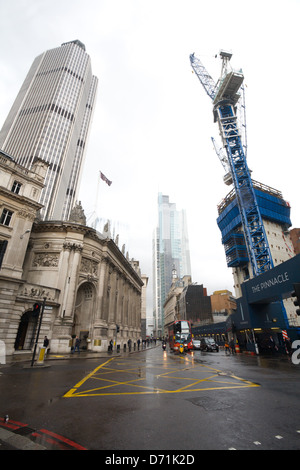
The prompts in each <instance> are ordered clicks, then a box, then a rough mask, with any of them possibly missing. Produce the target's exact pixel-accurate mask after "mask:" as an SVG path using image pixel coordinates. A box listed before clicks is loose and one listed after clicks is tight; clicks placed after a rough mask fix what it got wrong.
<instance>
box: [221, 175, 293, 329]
mask: <svg viewBox="0 0 300 470" xmlns="http://www.w3.org/2000/svg"><path fill="white" fill-rule="evenodd" d="M252 183H253V188H254V191H255V195H256V199H257V203H258V206H259V209H260V213H261V217H262V220H263V224H264V228H265V232H266V236H267V239H268V243H269V246H270V252H271V255H272V259H273V263H274V267H275V266H277V265H279V264H281V263H283V262H284V261H287V260H289V259H290V258H292V257H293V256H295V252H294V248H293V244H292V241H291V238H290V233H289V231H288V229H289V227H290V226H291V225H292V223H291V219H290V210H291V208H290V205H289V203H288V202H287V201H285V200H284V198H283V196H282V193H281V192H280V191H278V190H277V189H274V188H271V187H269V186H266V185H265V184H262V183H259V182H257V181H254V180H252ZM218 214H219V216H218V218H217V223H218V227H219V229H220V231H221V234H222V244H223V246H224V250H225V255H226V262H227V266H228V267H230V268H232V272H233V278H234V289H235V295H236V297H240V296H241V295H242V292H241V284H242V283H243V282H245V281H246V280H248V279H251V278H253V273H252V269H251V263H250V260H249V257H248V254H247V247H246V242H245V237H244V232H243V229H242V221H241V216H240V213H239V209H238V203H237V198H236V193H235V190H234V189H232V190H231V191H230V192H229V193H228V194H227V195H226V197H225V198H224V199H223V200H222V201H221V202H220V204H219V205H218ZM284 304H285V309H286V312H287V316H288V319H289V323H290V325H296V324H297V319H298V317H297V315H296V312H295V306H294V304H293V301H292V299H291V298H290V299H286V300H285V301H284Z"/></svg>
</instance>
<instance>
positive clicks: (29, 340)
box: [0, 153, 143, 355]
mask: <svg viewBox="0 0 300 470" xmlns="http://www.w3.org/2000/svg"><path fill="white" fill-rule="evenodd" d="M0 157H1V159H0V171H1V183H0V196H1V202H0V213H1V221H0V247H1V257H0V322H1V328H0V341H1V344H2V345H3V344H4V345H5V349H6V354H7V355H11V354H14V353H15V352H17V351H30V350H31V349H32V347H33V345H34V341H35V337H36V331H37V325H38V321H39V320H38V317H37V316H35V314H34V311H33V305H34V304H35V303H40V304H43V303H44V307H45V308H44V309H43V308H42V310H43V320H42V324H41V331H40V343H42V341H43V338H44V336H45V335H47V336H48V339H49V340H50V350H51V352H57V353H65V352H69V351H70V350H71V347H72V345H73V340H74V337H75V336H76V335H78V336H79V337H80V338H81V347H82V348H86V349H88V350H93V351H107V347H108V343H109V341H110V339H113V341H114V343H115V346H116V347H117V348H120V349H121V348H122V349H123V347H124V345H125V344H127V341H128V339H131V341H132V343H133V344H134V343H135V342H136V340H137V338H138V337H140V335H141V310H142V306H141V299H142V287H143V281H142V279H141V275H140V269H139V263H138V261H135V260H131V261H129V259H128V255H127V256H125V250H124V247H123V249H122V250H120V249H119V247H118V244H117V241H116V242H115V241H114V240H112V238H111V237H110V233H109V231H107V232H104V233H103V234H101V233H99V232H97V231H96V230H95V229H93V228H90V227H87V226H86V225H85V218H84V214H83V211H82V208H81V206H80V204H78V205H77V207H76V210H75V213H74V211H73V212H72V214H71V216H70V219H71V220H70V221H39V220H37V219H35V217H36V213H37V212H38V211H39V210H40V208H41V206H40V204H38V202H37V201H38V199H39V193H40V191H41V190H42V188H43V183H44V177H45V174H46V169H47V164H45V162H42V161H37V162H36V163H35V164H34V166H33V167H32V169H31V170H30V171H29V170H25V169H24V168H22V167H20V166H19V165H17V164H16V163H15V162H14V161H13V160H12V159H11V158H10V157H9V156H7V155H5V154H4V153H1V155H0ZM16 187H18V188H19V189H18V191H16V190H15V188H16Z"/></svg>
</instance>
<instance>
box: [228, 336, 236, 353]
mask: <svg viewBox="0 0 300 470" xmlns="http://www.w3.org/2000/svg"><path fill="white" fill-rule="evenodd" d="M229 346H230V349H231V353H232V354H235V347H234V339H233V338H231V340H230V343H229Z"/></svg>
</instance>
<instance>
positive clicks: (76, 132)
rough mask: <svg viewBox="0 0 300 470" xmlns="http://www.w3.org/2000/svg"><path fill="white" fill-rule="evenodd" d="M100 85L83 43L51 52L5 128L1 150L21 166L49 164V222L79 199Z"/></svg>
mask: <svg viewBox="0 0 300 470" xmlns="http://www.w3.org/2000/svg"><path fill="white" fill-rule="evenodd" d="M97 85H98V79H97V78H96V77H95V76H93V75H92V68H91V60H90V57H89V56H88V54H87V53H86V52H85V46H84V44H82V42H80V41H78V40H75V41H71V42H67V43H64V44H62V45H61V46H60V47H57V48H55V49H51V50H48V51H46V52H44V53H43V54H41V55H39V56H38V57H37V58H36V59H35V60H34V62H33V64H32V66H31V68H30V70H29V72H28V74H27V77H26V78H25V80H24V83H23V85H22V87H21V89H20V91H19V93H18V95H17V97H16V99H15V102H14V104H13V106H12V108H11V110H10V112H9V114H8V117H7V119H6V121H5V123H4V125H3V127H2V129H1V131H0V149H1V150H3V151H4V152H6V153H7V154H9V155H10V156H11V157H12V158H13V159H14V160H15V161H16V162H17V163H19V164H20V165H23V166H25V167H26V168H30V167H31V164H32V162H33V161H34V160H35V159H36V158H41V159H42V160H45V161H47V162H48V163H49V167H48V173H47V177H46V186H45V188H44V189H43V191H42V194H41V199H40V203H41V204H43V205H44V208H43V209H42V210H41V217H42V218H43V219H44V220H47V219H54V220H55V219H57V220H67V219H68V217H69V214H70V211H71V209H72V207H73V205H74V202H75V201H76V198H77V191H78V189H79V181H80V175H81V169H82V163H83V158H84V153H85V148H86V141H87V137H88V131H89V126H90V122H91V117H92V112H93V108H94V103H95V96H96V91H97Z"/></svg>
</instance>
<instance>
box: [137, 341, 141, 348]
mask: <svg viewBox="0 0 300 470" xmlns="http://www.w3.org/2000/svg"><path fill="white" fill-rule="evenodd" d="M140 344H141V340H140V338H139V339H138V340H137V345H138V351H139V350H140Z"/></svg>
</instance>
